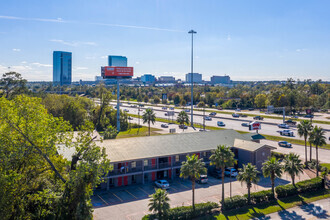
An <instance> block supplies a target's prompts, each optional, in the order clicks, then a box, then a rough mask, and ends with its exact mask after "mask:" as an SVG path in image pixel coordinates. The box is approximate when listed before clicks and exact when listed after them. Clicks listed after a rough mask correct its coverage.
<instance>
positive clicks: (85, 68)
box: [75, 66, 88, 70]
mask: <svg viewBox="0 0 330 220" xmlns="http://www.w3.org/2000/svg"><path fill="white" fill-rule="evenodd" d="M75 69H76V70H87V69H88V68H87V67H83V66H78V67H76V68H75Z"/></svg>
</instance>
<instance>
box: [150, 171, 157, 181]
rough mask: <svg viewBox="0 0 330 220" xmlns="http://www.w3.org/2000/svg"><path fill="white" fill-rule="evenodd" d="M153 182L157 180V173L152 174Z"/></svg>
mask: <svg viewBox="0 0 330 220" xmlns="http://www.w3.org/2000/svg"><path fill="white" fill-rule="evenodd" d="M151 180H152V181H155V180H156V172H152V173H151Z"/></svg>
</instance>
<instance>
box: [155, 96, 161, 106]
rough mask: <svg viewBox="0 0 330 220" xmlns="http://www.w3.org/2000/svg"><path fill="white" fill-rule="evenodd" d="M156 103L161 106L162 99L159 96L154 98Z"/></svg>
mask: <svg viewBox="0 0 330 220" xmlns="http://www.w3.org/2000/svg"><path fill="white" fill-rule="evenodd" d="M154 103H155V104H159V103H160V98H159V97H158V96H155V97H154Z"/></svg>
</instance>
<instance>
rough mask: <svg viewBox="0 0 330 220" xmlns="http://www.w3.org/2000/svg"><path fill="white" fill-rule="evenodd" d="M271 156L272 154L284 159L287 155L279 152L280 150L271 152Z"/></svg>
mask: <svg viewBox="0 0 330 220" xmlns="http://www.w3.org/2000/svg"><path fill="white" fill-rule="evenodd" d="M271 156H272V157H275V158H276V159H278V160H283V159H284V157H285V154H283V153H279V152H275V151H272V152H271Z"/></svg>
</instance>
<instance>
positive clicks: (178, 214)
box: [142, 202, 219, 220]
mask: <svg viewBox="0 0 330 220" xmlns="http://www.w3.org/2000/svg"><path fill="white" fill-rule="evenodd" d="M218 207H219V204H218V203H215V202H206V203H199V204H195V212H194V211H193V208H192V206H180V207H176V208H172V209H170V210H169V212H168V215H167V216H166V219H173V220H176V219H178V220H179V219H180V220H188V219H192V218H196V217H200V216H204V215H206V214H210V213H211V210H212V209H214V208H218ZM157 218H158V216H157V215H156V214H149V215H145V216H144V217H143V218H142V219H143V220H152V219H157Z"/></svg>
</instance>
